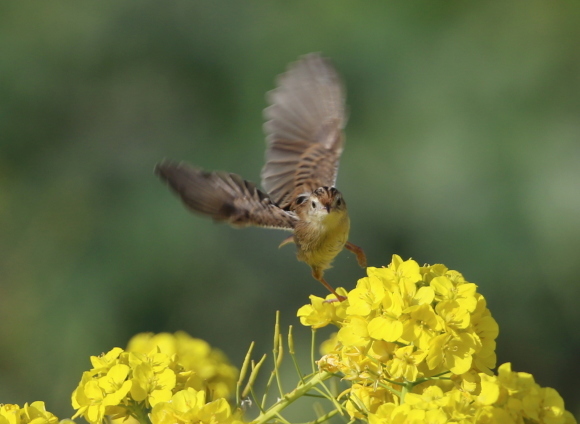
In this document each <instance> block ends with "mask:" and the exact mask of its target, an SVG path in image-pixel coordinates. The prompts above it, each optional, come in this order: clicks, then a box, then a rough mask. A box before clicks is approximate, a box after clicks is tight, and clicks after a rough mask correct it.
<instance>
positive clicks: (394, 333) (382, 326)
mask: <svg viewBox="0 0 580 424" xmlns="http://www.w3.org/2000/svg"><path fill="white" fill-rule="evenodd" d="M402 313H403V299H402V298H401V295H400V294H399V293H398V292H395V293H390V292H386V293H385V296H384V297H383V301H382V310H381V314H380V315H379V316H377V317H375V318H373V319H372V320H371V321H370V322H369V325H368V333H369V336H371V337H372V338H373V339H376V340H384V341H386V342H394V341H397V340H398V339H399V338H400V337H401V336H402V335H403V322H402V321H401V320H400V317H401V315H402Z"/></svg>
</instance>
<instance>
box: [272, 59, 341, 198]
mask: <svg viewBox="0 0 580 424" xmlns="http://www.w3.org/2000/svg"><path fill="white" fill-rule="evenodd" d="M268 99H269V102H270V106H269V107H267V108H266V109H265V111H264V116H265V118H266V119H267V121H266V123H265V124H264V130H265V132H266V135H267V138H266V142H267V149H266V164H265V165H264V168H263V169H262V186H263V187H264V189H265V190H266V192H267V193H268V195H269V196H270V198H271V199H272V200H273V201H274V202H275V203H276V204H277V205H278V206H280V207H281V208H287V207H288V206H289V205H290V203H291V201H292V199H293V198H294V197H296V196H297V195H299V194H301V193H303V192H306V191H313V190H315V189H316V188H318V187H321V186H334V184H335V182H336V175H337V172H338V164H339V159H340V155H341V153H342V150H343V145H344V135H343V132H342V130H343V128H344V126H345V124H346V113H345V95H344V90H343V87H342V83H341V81H340V78H339V76H338V74H337V73H336V71H335V69H334V67H333V66H332V64H331V62H330V61H329V60H328V59H325V58H323V57H322V56H320V55H319V54H316V53H313V54H309V55H306V56H304V57H302V58H301V59H300V60H299V61H298V62H296V63H294V64H292V65H290V67H289V69H288V71H287V72H286V73H285V74H283V75H281V76H280V77H279V78H278V87H277V88H276V89H275V90H273V91H271V92H270V93H269V95H268Z"/></svg>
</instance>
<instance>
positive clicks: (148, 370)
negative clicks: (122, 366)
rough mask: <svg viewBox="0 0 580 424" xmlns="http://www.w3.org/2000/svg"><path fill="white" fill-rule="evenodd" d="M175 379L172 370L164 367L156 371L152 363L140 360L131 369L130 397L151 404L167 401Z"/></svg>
mask: <svg viewBox="0 0 580 424" xmlns="http://www.w3.org/2000/svg"><path fill="white" fill-rule="evenodd" d="M175 380H176V379H175V373H174V372H173V371H172V370H170V369H168V368H166V369H164V370H163V371H161V372H159V373H156V372H155V371H154V370H153V365H151V364H149V363H147V362H142V363H141V364H139V365H137V366H136V367H135V369H133V379H132V382H133V385H132V387H131V397H132V398H133V399H134V400H136V401H137V402H141V401H144V400H145V401H146V403H147V404H148V405H151V406H155V405H156V404H157V403H159V402H165V401H168V400H169V399H171V395H172V389H173V388H174V387H175Z"/></svg>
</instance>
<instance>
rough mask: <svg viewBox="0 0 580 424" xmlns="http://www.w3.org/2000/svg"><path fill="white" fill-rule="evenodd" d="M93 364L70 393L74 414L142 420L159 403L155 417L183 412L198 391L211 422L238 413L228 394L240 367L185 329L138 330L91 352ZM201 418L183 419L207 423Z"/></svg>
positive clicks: (200, 405)
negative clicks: (125, 340) (121, 342)
mask: <svg viewBox="0 0 580 424" xmlns="http://www.w3.org/2000/svg"><path fill="white" fill-rule="evenodd" d="M91 364H92V365H93V368H92V369H91V370H89V371H86V372H84V373H83V376H82V379H81V382H80V383H79V385H78V387H77V388H76V389H75V391H74V392H73V394H72V404H73V407H74V408H75V409H76V410H77V411H76V413H75V415H74V416H73V419H74V418H76V417H78V416H83V417H84V418H85V419H86V420H87V421H88V422H90V423H101V422H102V421H103V420H104V418H105V417H106V416H110V417H111V418H113V419H118V418H127V417H134V418H138V419H139V418H140V417H142V416H146V415H147V414H148V411H151V410H152V409H153V410H155V408H156V407H157V405H161V406H159V407H158V409H157V411H158V413H157V415H156V416H157V417H160V416H169V415H171V414H169V415H167V414H168V412H167V411H169V410H172V411H173V412H175V411H177V412H179V411H181V410H180V409H175V408H176V405H179V404H180V402H181V403H183V402H186V403H188V402H189V403H190V401H191V399H193V398H192V397H191V396H192V393H194V392H195V393H196V396H195V399H197V407H198V409H199V408H200V411H201V412H200V414H202V415H200V416H202V417H210V418H208V420H210V421H211V420H212V419H213V418H211V417H233V416H234V415H233V414H232V413H231V411H229V409H228V408H229V405H228V404H227V401H226V400H225V399H224V397H226V396H229V395H231V394H232V393H233V389H234V384H235V382H236V377H237V370H236V369H235V368H234V367H233V366H231V365H230V364H229V363H228V362H227V360H226V358H225V356H224V355H223V354H222V353H221V352H219V351H217V350H215V349H212V348H211V347H210V346H209V345H208V344H207V343H206V342H204V341H202V340H199V339H194V338H192V337H190V336H188V335H187V334H185V333H176V334H175V335H172V334H168V333H162V334H157V335H153V334H148V333H147V334H146V333H143V334H138V335H137V336H135V337H133V339H131V341H130V342H129V345H128V347H127V350H123V349H121V348H118V347H116V348H113V349H111V350H110V351H109V352H107V353H105V354H103V355H101V356H92V357H91ZM206 393H207V399H206ZM200 394H201V395H200ZM177 395H179V396H177ZM176 396H177V397H176ZM206 400H207V405H208V406H204V405H205V403H206ZM216 405H219V407H217V406H216ZM224 405H227V408H226V407H225V406H224ZM216 408H217V409H216ZM226 409H227V411H226ZM164 411H165V412H164ZM173 412H172V414H173V415H171V416H177V415H179V414H178V413H177V412H175V413H173ZM181 412H183V411H181ZM181 412H180V413H181ZM190 412H191V411H190ZM190 412H187V413H185V412H184V414H185V415H183V414H181V415H179V416H180V417H182V418H183V417H184V416H190V415H191V413H190ZM176 414H177V415H176ZM172 419H173V418H172ZM175 419H176V420H177V418H175ZM179 419H181V418H179ZM196 419H197V418H196ZM204 419H205V418H204ZM220 419H221V418H220ZM224 419H225V418H224ZM229 419H230V418H228V420H229ZM231 419H232V420H233V418H231ZM200 420H201V418H200ZM200 420H198V421H187V420H185V421H179V422H184V423H185V422H205V421H203V420H201V421H200ZM210 421H207V422H210ZM174 422H178V421H174ZM211 422H214V421H211ZM228 422H229V421H228ZM0 424H2V423H0Z"/></svg>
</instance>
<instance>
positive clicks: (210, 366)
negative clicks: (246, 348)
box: [127, 332, 238, 398]
mask: <svg viewBox="0 0 580 424" xmlns="http://www.w3.org/2000/svg"><path fill="white" fill-rule="evenodd" d="M127 351H129V352H131V353H132V354H135V355H136V357H132V359H131V361H136V362H134V365H135V366H136V365H137V364H138V363H139V362H143V361H146V362H149V363H151V364H152V366H153V370H154V372H156V373H158V372H160V371H161V370H163V369H165V368H170V369H172V370H173V371H174V373H175V374H176V377H177V380H176V383H175V387H174V389H173V390H172V392H173V393H175V392H176V391H178V390H182V389H184V388H187V387H192V388H194V389H196V390H206V389H208V390H209V392H210V393H211V394H212V396H213V397H214V398H220V397H227V396H230V395H231V394H232V393H233V390H234V386H235V383H236V381H237V375H238V371H237V369H236V368H235V367H233V366H232V365H231V364H230V363H229V361H228V360H227V358H226V357H225V355H224V354H223V353H222V352H221V351H219V350H218V349H214V348H212V347H211V346H210V345H209V344H208V343H207V342H205V341H203V340H201V339H196V338H193V337H191V336H190V335H188V334H186V333H184V332H177V333H175V334H169V333H159V334H152V333H141V334H138V335H136V336H134V337H133V338H132V339H131V340H130V341H129V345H128V347H127Z"/></svg>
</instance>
